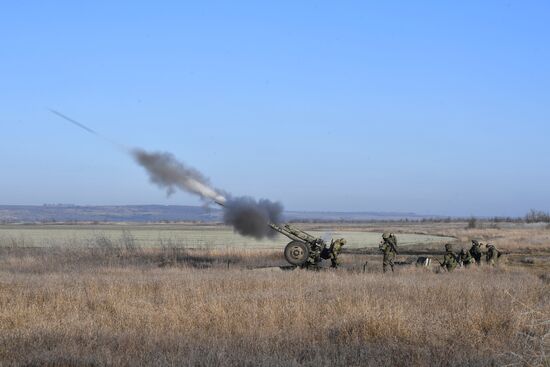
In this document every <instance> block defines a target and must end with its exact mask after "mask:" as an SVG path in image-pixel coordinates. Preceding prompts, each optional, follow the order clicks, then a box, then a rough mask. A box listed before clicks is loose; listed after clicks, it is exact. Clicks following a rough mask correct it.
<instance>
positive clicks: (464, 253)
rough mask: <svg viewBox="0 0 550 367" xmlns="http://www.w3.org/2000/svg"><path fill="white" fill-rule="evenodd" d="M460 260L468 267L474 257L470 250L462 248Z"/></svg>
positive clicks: (461, 263)
mask: <svg viewBox="0 0 550 367" xmlns="http://www.w3.org/2000/svg"><path fill="white" fill-rule="evenodd" d="M458 262H459V264H460V265H463V266H464V267H466V268H467V267H469V266H470V265H471V264H472V263H473V262H474V258H473V257H472V255H471V254H470V253H469V252H468V251H466V250H464V249H462V250H460V253H459V254H458Z"/></svg>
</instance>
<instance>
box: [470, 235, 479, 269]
mask: <svg viewBox="0 0 550 367" xmlns="http://www.w3.org/2000/svg"><path fill="white" fill-rule="evenodd" d="M470 255H472V257H473V258H474V259H475V261H476V264H477V265H481V246H480V245H479V242H478V240H472V247H471V248H470Z"/></svg>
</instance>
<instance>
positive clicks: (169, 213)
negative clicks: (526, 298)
mask: <svg viewBox="0 0 550 367" xmlns="http://www.w3.org/2000/svg"><path fill="white" fill-rule="evenodd" d="M285 218H286V220H289V221H300V220H303V221H367V220H398V219H410V220H415V219H416V220H418V219H422V218H426V216H422V215H417V214H415V213H378V212H301V211H288V212H285ZM163 221H170V222H206V223H209V222H210V223H213V222H221V221H222V211H221V210H220V209H218V208H207V207H201V206H184V205H122V206H109V205H106V206H78V205H0V222H2V223H33V222H141V223H147V222H163Z"/></svg>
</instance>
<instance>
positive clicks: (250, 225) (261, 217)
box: [223, 196, 283, 239]
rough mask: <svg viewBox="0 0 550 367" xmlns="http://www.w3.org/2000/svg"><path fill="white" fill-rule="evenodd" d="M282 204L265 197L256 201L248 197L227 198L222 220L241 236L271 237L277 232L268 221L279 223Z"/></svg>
mask: <svg viewBox="0 0 550 367" xmlns="http://www.w3.org/2000/svg"><path fill="white" fill-rule="evenodd" d="M282 213H283V206H282V205H281V204H280V203H276V202H272V201H270V200H267V199H261V200H260V201H256V200H254V199H252V198H250V197H246V196H245V197H238V198H229V199H228V200H227V202H226V203H225V205H224V213H223V220H224V222H225V224H229V225H231V226H233V228H234V229H235V231H237V232H238V233H240V234H241V235H243V236H251V237H255V238H257V239H260V238H264V237H273V236H274V235H276V234H277V233H276V232H275V231H273V230H272V229H271V228H270V227H268V223H280V222H281V216H282Z"/></svg>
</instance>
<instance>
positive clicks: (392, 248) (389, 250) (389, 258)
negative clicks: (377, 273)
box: [378, 232, 397, 273]
mask: <svg viewBox="0 0 550 367" xmlns="http://www.w3.org/2000/svg"><path fill="white" fill-rule="evenodd" d="M378 248H379V249H380V251H382V253H383V254H384V258H383V260H382V270H383V271H384V273H385V272H386V271H387V268H388V265H389V266H390V267H391V271H392V272H393V260H394V259H395V256H396V255H397V238H396V237H395V235H394V234H393V233H388V232H384V234H383V235H382V242H380V246H378Z"/></svg>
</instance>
